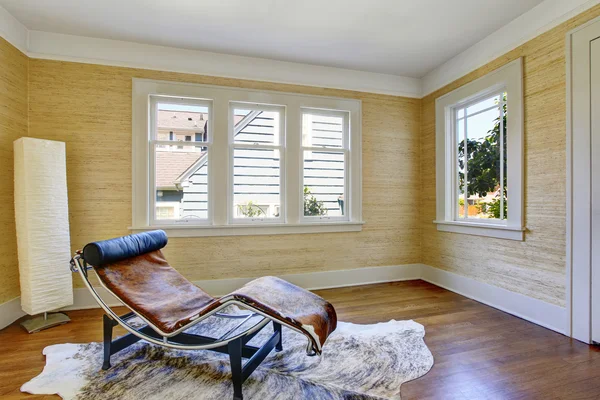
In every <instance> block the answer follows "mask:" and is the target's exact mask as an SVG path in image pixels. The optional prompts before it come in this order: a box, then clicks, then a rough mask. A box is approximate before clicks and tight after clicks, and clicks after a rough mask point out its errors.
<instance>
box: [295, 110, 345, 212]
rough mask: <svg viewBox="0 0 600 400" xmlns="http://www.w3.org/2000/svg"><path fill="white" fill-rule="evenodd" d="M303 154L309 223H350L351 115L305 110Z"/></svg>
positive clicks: (305, 206) (304, 190)
mask: <svg viewBox="0 0 600 400" xmlns="http://www.w3.org/2000/svg"><path fill="white" fill-rule="evenodd" d="M302 151H303V160H304V164H303V186H304V188H303V193H302V194H303V202H304V218H305V220H311V219H320V220H325V219H328V220H332V219H339V220H346V219H347V218H346V217H347V214H345V213H344V193H345V191H346V176H347V173H346V164H347V163H346V154H347V153H348V151H349V149H348V113H347V112H343V111H327V110H314V109H303V110H302ZM346 206H347V204H346Z"/></svg>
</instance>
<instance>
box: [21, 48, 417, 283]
mask: <svg viewBox="0 0 600 400" xmlns="http://www.w3.org/2000/svg"><path fill="white" fill-rule="evenodd" d="M134 77H137V78H149V79H161V80H171V81H185V82H193V83H205V84H214V85H223V86H236V87H244V88H253V89H264V90H280V91H286V92H298V93H306V94H315V95H326V96H336V97H348V98H356V99H360V100H362V101H363V129H362V135H363V217H364V220H365V221H366V225H365V226H364V229H363V231H362V232H359V233H330V234H306V235H277V236H237V237H214V238H174V239H171V240H170V241H169V246H168V248H167V251H166V252H165V254H166V256H167V258H168V259H169V261H170V262H171V263H172V264H173V266H175V267H176V268H177V269H178V270H179V271H180V272H181V273H183V274H184V275H185V276H186V277H187V278H189V279H191V280H200V279H218V278H233V277H255V276H261V275H265V274H289V273H301V272H312V271H325V270H335V269H351V268H360V267H366V266H388V265H397V264H407V263H417V262H419V259H420V254H421V253H420V248H419V245H420V238H419V220H418V215H417V213H415V209H418V195H417V194H418V192H419V185H420V184H419V132H420V104H421V103H420V100H418V99H407V98H401V97H394V96H383V95H375V94H365V93H359V92H349V91H341V90H332V89H319V88H310V87H302V86H292V85H282V84H271V83H264V82H252V81H242V80H235V79H226V78H214V77H205V76H198V75H186V74H177V73H167V72H157V71H148V70H139V69H130V68H120V67H109V66H99V65H89V64H77V63H70V62H58V61H49V60H39V59H31V60H30V81H29V99H30V100H29V107H30V130H29V135H30V136H32V137H39V138H46V139H53V140H61V141H65V142H66V143H67V178H68V186H69V207H70V211H69V213H70V223H71V238H72V245H73V248H74V249H75V248H81V246H83V245H84V244H86V243H87V242H89V241H92V240H99V239H106V238H110V237H115V236H119V235H125V234H128V233H129V231H128V230H127V227H128V226H130V224H131V85H132V78H134Z"/></svg>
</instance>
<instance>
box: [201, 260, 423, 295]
mask: <svg viewBox="0 0 600 400" xmlns="http://www.w3.org/2000/svg"><path fill="white" fill-rule="evenodd" d="M279 277H280V278H282V279H285V280H286V281H288V282H291V283H293V284H294V285H297V286H300V287H303V288H305V289H309V290H316V289H331V288H337V287H346V286H359V285H369V284H373V283H383V282H395V281H408V280H415V279H420V277H421V264H405V265H395V266H390V267H368V268H357V269H347V270H337V271H324V272H308V273H304V274H290V275H280V276H279ZM252 279H254V278H233V279H215V280H206V281H195V282H194V284H196V285H197V286H199V287H201V288H202V289H203V290H205V291H206V292H207V293H209V294H210V295H212V296H222V295H225V294H227V293H230V292H232V291H234V290H235V289H238V288H240V287H241V286H243V285H245V284H246V283H248V282H250V281H251V280H252Z"/></svg>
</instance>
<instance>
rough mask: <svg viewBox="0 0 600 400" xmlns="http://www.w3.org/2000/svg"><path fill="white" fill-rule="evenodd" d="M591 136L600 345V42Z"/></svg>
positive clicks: (595, 44)
mask: <svg viewBox="0 0 600 400" xmlns="http://www.w3.org/2000/svg"><path fill="white" fill-rule="evenodd" d="M590 89H591V90H590V100H591V102H590V103H591V107H590V117H591V118H590V119H591V131H592V132H591V136H592V274H591V275H592V276H591V283H592V291H591V292H592V296H591V297H592V301H591V303H592V305H591V309H592V310H591V311H592V341H593V342H596V343H598V344H600V38H596V39H595V40H592V41H591V42H590Z"/></svg>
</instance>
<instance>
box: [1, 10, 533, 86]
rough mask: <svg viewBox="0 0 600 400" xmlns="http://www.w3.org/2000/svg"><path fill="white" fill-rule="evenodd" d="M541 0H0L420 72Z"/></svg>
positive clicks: (76, 21) (138, 32)
mask: <svg viewBox="0 0 600 400" xmlns="http://www.w3.org/2000/svg"><path fill="white" fill-rule="evenodd" d="M541 2H542V0H502V1H497V0H370V1H369V0H366V1H365V0H301V1H296V0H253V1H250V0H218V1H215V0H171V1H165V0H162V1H161V0H154V1H148V0H101V1H98V0H44V1H40V0H0V6H2V7H4V8H5V9H6V10H8V11H9V12H10V13H11V14H12V15H13V16H14V17H16V18H17V19H18V20H19V21H20V22H21V23H23V24H24V25H25V26H26V27H27V28H29V29H30V30H39V31H47V32H55V33H65V34H71V35H80V36H89V37H96V38H105V39H117V40H125V41H132V42H138V43H146V44H155V45H163V46H169V47H178V48H186V49H195V50H204V51H212V52H219V53H226V54H235V55H244V56H251V57H262V58H269V59H275V60H282V61H292V62H299V63H308V64H316V65H324V66H332V67H340V68H347V69H353V70H359V71H368V72H378V73H385V74H393V75H400V76H407V77H415V78H420V77H422V76H424V75H425V74H427V73H428V72H429V71H431V70H433V69H434V68H436V67H438V66H439V65H441V64H443V63H444V62H445V61H447V60H448V59H450V58H452V57H453V56H455V55H457V54H459V53H460V52H462V51H463V50H465V49H467V48H468V47H470V46H471V45H473V44H475V43H477V42H478V41H480V40H481V39H483V38H485V37H486V36H488V35H489V34H491V33H492V32H494V31H496V30H497V29H499V28H500V27H502V26H503V25H505V24H507V23H508V22H510V21H512V20H513V19H515V18H516V17H518V16H519V15H521V14H523V13H525V12H526V11H528V10H530V9H531V8H533V7H535V6H536V5H537V4H539V3H541Z"/></svg>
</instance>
